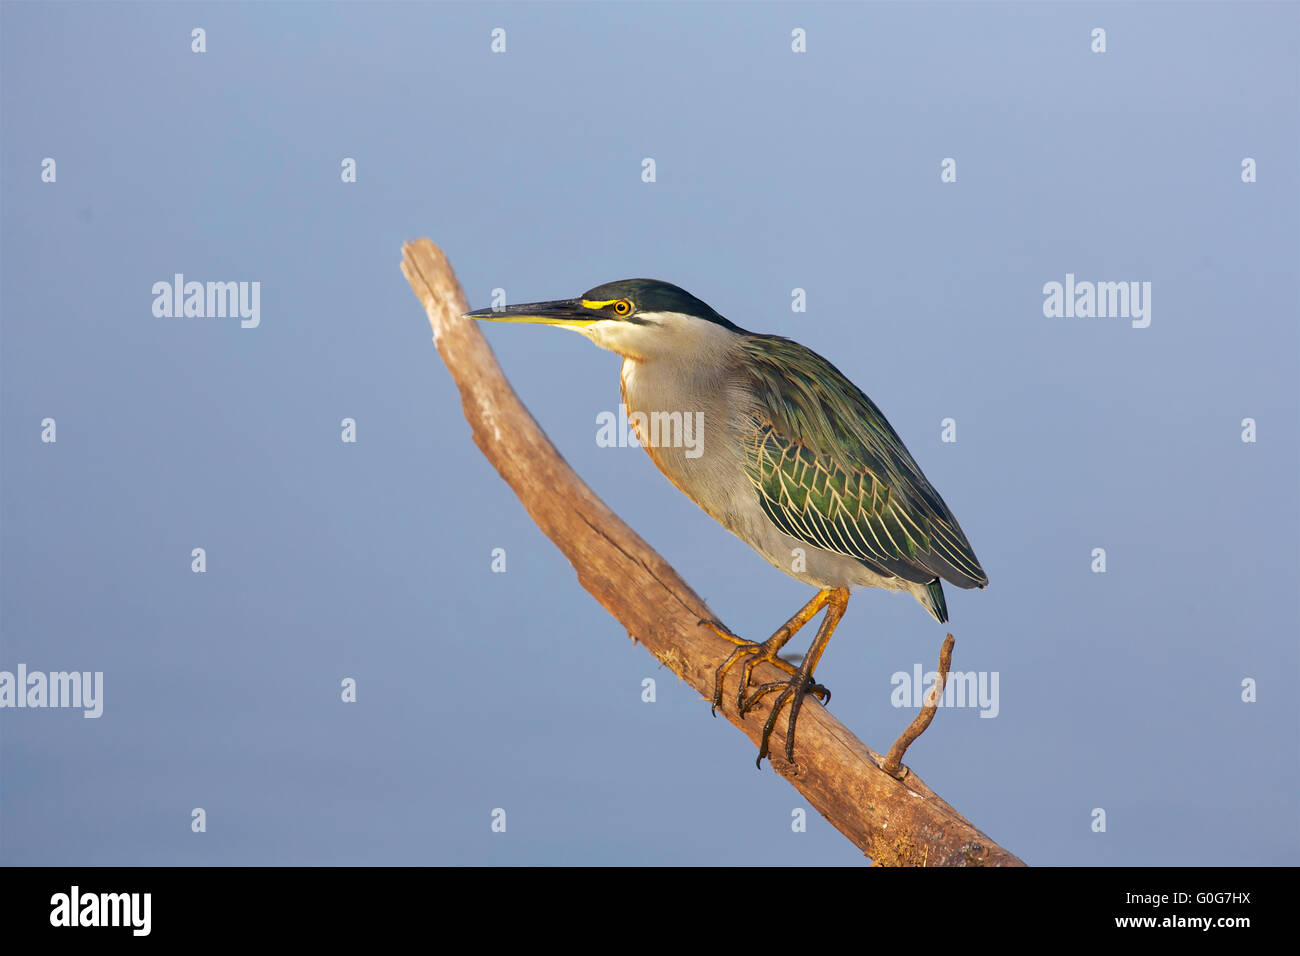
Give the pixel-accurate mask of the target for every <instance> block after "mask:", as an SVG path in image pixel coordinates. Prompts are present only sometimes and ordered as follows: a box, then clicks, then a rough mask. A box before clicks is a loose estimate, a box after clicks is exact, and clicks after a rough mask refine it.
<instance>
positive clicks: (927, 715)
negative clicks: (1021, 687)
mask: <svg viewBox="0 0 1300 956" xmlns="http://www.w3.org/2000/svg"><path fill="white" fill-rule="evenodd" d="M955 643H956V641H954V640H953V639H952V635H951V634H949V635H948V636H947V637H946V638H944V641H943V647H942V648H940V649H939V676H938V677H937V678H935V681H934V686H933V687H931V688H930V692H929V693H928V694H926V697H925V706H924V707H922V708H921V712H920V713H919V714H917V715H916V716H915V717H914V718H912V722H911V723H910V724H908V725H907V729H906V730H904V731H903V732H902V733H901V734H899V736H898V739H897V740H895V741H894V746H892V747H890V748H889V753H888V754H887V755H886V757H885V764H884V766H883V767H881V768H880V769H881V770H883V771H885V773H887V774H890V775H891V776H894V777H896V778H898V779H899V780H902V779H903V778H904V777H906V776H907V775H908V773H910V772H911V771H909V770H908V769H907V768H906V767H903V766H902V763H903V754H905V753H907V748H908V747H910V746H912V743H913V741H915V740H916V738H917V737H919V736H921V734H923V733H925V728H926V727H929V726H930V721H932V720H934V714H935V711H937V710H938V709H939V699H940V698H941V697H943V688H944V685H945V684H946V683H948V668H949V667H951V666H952V648H953V645H954V644H955ZM900 768H901V769H900Z"/></svg>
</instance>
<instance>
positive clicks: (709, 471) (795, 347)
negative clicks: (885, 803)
mask: <svg viewBox="0 0 1300 956" xmlns="http://www.w3.org/2000/svg"><path fill="white" fill-rule="evenodd" d="M465 317H466V318H469V319H477V320H488V321H493V322H526V323H536V324H543V325H553V326H558V327H560V328H565V329H571V330H573V331H575V332H578V333H580V334H581V335H583V336H585V337H586V338H588V339H589V340H591V342H593V343H594V344H595V345H597V346H599V347H601V348H603V349H608V350H610V351H612V352H615V353H617V354H618V355H620V356H622V358H623V364H622V370H621V374H620V385H621V390H622V397H623V405H624V407H625V409H626V413H627V416H628V419H629V423H630V424H631V425H632V428H633V431H634V432H635V434H636V436H637V439H638V443H639V444H640V445H641V446H642V447H643V448H644V449H645V450H646V452H647V453H648V454H649V456H650V459H651V461H653V462H654V464H655V465H656V466H657V467H658V468H659V469H660V471H662V472H663V473H664V475H665V476H667V478H668V480H669V481H670V482H672V483H673V484H674V485H675V486H676V487H677V488H678V489H679V490H680V491H682V492H683V493H684V494H685V495H686V496H687V497H688V498H690V499H691V500H693V501H694V502H695V503H696V504H697V505H699V506H700V508H702V509H703V510H704V511H705V512H706V513H707V514H708V515H710V516H711V517H713V518H714V519H715V520H717V521H718V523H720V524H721V525H722V526H723V527H724V528H726V529H727V530H728V531H730V532H732V533H733V534H735V535H736V536H737V537H739V538H740V539H741V540H742V541H744V542H746V543H747V544H748V545H749V546H750V547H751V548H753V549H754V550H755V551H757V552H758V554H759V555H761V556H762V557H763V558H764V559H766V560H767V561H768V563H770V564H771V565H773V566H774V567H776V568H777V569H779V570H781V571H783V572H785V573H786V574H787V575H789V576H790V577H792V578H795V579H796V580H798V581H801V582H803V583H804V584H808V585H811V586H813V587H815V588H816V589H817V593H816V594H815V595H814V596H813V597H812V599H811V600H809V601H808V602H807V603H806V604H805V605H804V606H803V607H802V608H800V609H799V610H798V611H797V612H796V613H795V614H794V615H793V616H792V617H791V618H790V619H789V620H788V621H786V622H785V623H784V624H783V625H781V627H779V628H778V629H777V630H776V631H775V632H773V634H772V635H771V636H770V637H769V638H767V639H766V640H764V641H750V640H746V639H744V638H742V637H740V636H738V635H736V634H733V633H731V631H729V630H728V629H727V628H725V627H724V626H723V625H721V624H719V623H718V622H717V621H714V620H702V621H701V622H700V624H701V625H702V626H705V627H707V628H709V629H710V630H712V631H714V632H715V633H717V634H719V635H720V636H722V637H724V638H726V639H727V640H729V641H731V642H732V644H734V645H735V649H734V650H733V651H732V652H731V653H730V655H729V656H728V657H727V658H726V659H725V660H723V661H722V662H721V663H720V664H719V665H718V667H717V669H716V671H715V673H714V682H713V683H714V686H713V701H712V704H713V711H714V714H715V716H716V713H717V708H719V707H723V706H724V704H723V684H724V681H725V679H726V676H727V674H728V673H729V672H730V671H731V670H732V668H734V667H735V666H736V665H738V664H739V665H741V666H740V678H739V687H738V689H737V692H736V698H735V700H736V709H737V711H738V713H739V714H740V716H741V718H742V719H744V718H745V717H746V716H747V715H748V713H749V712H750V711H751V710H753V708H754V707H755V706H756V705H757V704H758V702H759V701H760V700H762V699H763V698H764V697H766V696H767V695H768V694H770V693H775V694H776V695H777V697H776V699H775V701H774V702H773V705H772V708H771V710H770V712H769V713H768V716H767V719H766V721H765V723H764V726H763V731H762V736H761V738H760V743H759V753H758V758H757V760H756V761H755V763H756V764H757V765H758V766H759V767H761V766H762V761H763V758H764V757H769V759H770V743H771V739H770V738H771V736H772V732H773V730H774V728H775V726H776V720H777V719H778V718H777V715H778V713H779V712H780V711H781V710H782V708H783V706H785V705H787V704H788V711H787V714H788V716H787V721H788V723H787V728H786V733H785V757H786V760H787V761H788V762H789V763H791V764H794V762H795V760H794V741H795V729H796V725H797V721H798V716H799V712H800V709H801V708H802V706H803V702H804V700H805V698H806V697H807V696H808V695H809V694H812V695H813V697H814V698H815V699H817V700H818V701H819V702H820V703H822V704H823V705H826V704H829V702H830V691H829V690H828V689H827V688H826V687H825V686H824V685H823V684H821V683H819V682H817V681H816V680H815V679H814V672H815V670H816V667H817V664H818V662H819V661H820V660H821V657H822V654H823V653H824V652H825V650H826V646H827V644H828V642H829V641H830V638H831V635H832V634H833V633H834V632H835V629H836V627H837V626H838V625H839V622H840V620H841V619H842V618H843V617H844V613H845V610H846V608H847V607H848V600H849V594H850V589H852V588H857V587H875V588H883V589H885V590H889V591H905V592H907V593H909V594H911V595H912V596H913V597H914V598H915V599H916V600H917V601H918V602H919V603H920V604H921V606H922V607H923V608H925V610H926V611H928V612H929V613H930V615H931V617H933V618H934V619H935V620H936V621H938V622H939V623H940V624H943V623H945V622H946V621H947V620H948V608H947V604H946V602H945V600H944V593H943V584H942V582H943V581H947V582H949V583H951V584H953V585H955V586H957V587H959V588H984V587H986V586H987V584H988V575H986V574H985V573H984V570H983V568H982V567H981V566H980V562H979V559H978V558H976V556H975V552H974V551H973V550H972V548H971V546H970V543H969V542H968V541H967V539H966V535H965V534H964V533H963V532H962V530H961V526H960V525H959V524H958V523H957V519H956V518H955V517H954V516H953V514H952V511H951V509H949V507H948V506H947V505H946V504H945V503H944V500H943V499H942V498H941V497H940V496H939V493H938V492H937V491H936V490H935V489H934V486H933V485H931V483H930V482H929V480H927V479H926V477H925V475H924V474H923V473H922V471H921V468H920V466H919V465H918V464H917V463H916V460H915V459H914V458H913V457H912V455H911V454H910V453H909V452H908V450H907V448H906V447H905V446H904V445H903V442H902V439H900V438H899V437H898V433H897V432H895V431H894V429H893V427H892V426H891V425H890V424H889V422H888V421H887V420H886V419H885V416H884V414H882V413H881V411H880V409H879V408H878V407H877V406H876V404H875V403H874V402H873V401H872V400H871V399H870V398H868V397H867V395H866V393H865V392H863V391H862V389H860V388H858V387H857V386H856V385H854V384H853V383H852V382H851V381H850V380H849V379H848V378H847V377H846V376H845V375H844V374H843V373H842V372H840V370H839V369H838V368H836V367H835V366H834V365H833V364H831V362H830V361H829V360H828V359H826V358H824V357H823V356H821V355H819V354H818V353H817V352H814V351H813V350H812V349H810V348H807V347H806V346H803V345H800V344H799V343H798V342H795V341H793V340H792V339H789V338H785V337H783V336H779V335H766V334H760V333H755V332H750V331H748V330H746V329H744V328H741V327H740V326H739V325H736V324H735V323H733V322H731V321H730V320H728V319H726V318H724V317H723V316H722V315H721V314H719V313H718V312H717V311H715V310H714V309H713V308H712V307H710V306H709V305H707V304H706V303H705V302H703V301H702V300H700V299H698V298H696V297H695V296H694V295H692V294H691V293H689V292H687V291H686V290H685V289H682V288H680V287H679V286H676V285H673V284H672V283H669V282H664V281H660V280H657V279H621V280H618V281H616V282H608V283H605V284H603V285H598V286H596V287H595V288H593V289H590V290H588V291H587V292H585V293H583V294H582V295H581V296H580V297H579V298H576V299H559V300H552V301H546V302H531V303H526V304H522V305H497V306H494V307H493V308H489V309H480V310H478V311H474V312H467V313H465ZM875 344H878V338H877V339H876V343H875ZM873 347H874V345H873ZM674 416H678V417H677V418H674ZM688 418H689V420H690V421H692V422H698V423H699V426H700V427H699V429H698V431H699V434H697V435H695V436H694V441H692V442H689V443H688V442H686V441H683V440H681V439H682V434H681V432H680V431H678V430H676V429H674V428H673V427H671V423H674V422H675V421H678V420H680V421H687V420H688ZM652 422H654V423H668V425H667V426H666V427H665V428H663V429H658V430H656V429H652V428H651V427H650V423H652ZM656 431H657V432H658V433H656ZM664 432H667V433H668V435H667V438H668V440H665V434H664ZM823 610H824V611H825V615H824V617H823V619H822V622H821V624H820V626H819V627H818V630H817V634H816V636H815V637H814V638H813V641H812V643H811V645H810V646H809V650H808V652H807V653H806V654H804V655H803V656H802V659H801V661H800V663H799V664H798V666H796V665H795V664H793V663H791V662H790V661H787V660H786V659H784V658H783V657H781V656H780V652H781V651H782V649H783V648H784V647H785V645H786V644H787V643H788V642H789V641H790V640H791V639H792V638H793V637H794V635H795V634H796V633H798V632H799V631H800V630H801V629H802V628H803V627H804V625H806V624H808V623H809V622H810V621H811V620H812V619H813V618H815V617H816V616H817V614H818V613H820V612H822V611H823ZM763 661H766V662H768V663H770V664H772V665H774V666H776V667H777V668H779V669H780V670H781V671H783V672H784V673H785V674H786V675H788V679H785V680H780V681H768V682H764V683H761V684H759V685H758V686H751V685H752V683H753V681H752V675H753V671H754V668H755V667H756V666H757V665H758V664H759V663H760V662H763Z"/></svg>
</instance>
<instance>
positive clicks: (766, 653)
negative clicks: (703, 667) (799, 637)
mask: <svg viewBox="0 0 1300 956" xmlns="http://www.w3.org/2000/svg"><path fill="white" fill-rule="evenodd" d="M719 634H720V636H722V637H726V638H728V639H729V640H731V641H732V643H733V644H736V645H737V647H736V649H735V650H734V651H732V652H731V656H729V657H728V658H727V659H726V660H725V661H723V662H722V664H721V665H719V667H718V669H717V671H716V672H715V673H714V675H713V706H712V708H711V710H712V712H713V714H714V716H717V712H718V708H719V707H721V706H722V683H723V680H724V679H725V678H726V676H727V671H729V670H731V668H732V667H733V666H734V665H735V664H736V663H737V662H738V661H739V660H741V659H742V658H748V660H746V661H745V666H744V668H743V669H742V670H741V672H740V685H739V686H738V687H737V688H736V710H737V712H738V713H739V714H740V716H742V717H743V716H745V714H746V713H748V711H749V710H750V708H751V707H752V706H753V704H754V703H755V702H757V700H758V699H759V698H761V697H762V696H763V695H762V693H760V694H758V695H756V696H752V697H750V698H749V700H748V702H747V701H746V698H745V691H746V690H748V689H749V682H750V678H751V677H752V676H753V673H754V667H755V666H757V664H758V663H759V662H760V661H767V662H768V663H769V664H773V665H775V666H776V667H779V668H780V669H781V670H783V671H785V672H786V673H787V674H789V675H790V677H791V680H792V681H793V680H794V679H795V678H797V677H798V675H799V670H798V669H797V668H796V667H795V666H794V665H793V664H791V663H790V662H789V661H787V660H784V659H782V658H780V657H778V656H777V652H778V651H779V650H780V649H781V646H782V645H783V644H784V643H785V641H784V640H781V639H780V638H781V637H783V635H781V634H780V633H779V632H778V633H777V634H774V635H773V636H772V637H770V638H768V639H767V640H766V641H764V642H763V643H762V644H759V643H756V642H754V641H746V640H744V639H743V638H740V637H737V636H736V635H734V634H732V633H731V632H729V631H728V632H726V633H722V632H719ZM763 686H764V687H768V688H769V689H771V688H772V687H773V686H776V687H784V686H785V684H784V683H782V682H778V683H777V684H775V685H769V684H765V685H763ZM807 690H810V691H812V692H813V693H814V695H816V696H817V698H818V699H819V700H821V701H822V703H823V704H826V703H829V702H830V699H831V692H830V691H829V690H827V689H826V688H825V687H823V686H822V685H821V684H815V683H814V684H811V685H810V686H809V687H808V688H807ZM764 693H765V692H764Z"/></svg>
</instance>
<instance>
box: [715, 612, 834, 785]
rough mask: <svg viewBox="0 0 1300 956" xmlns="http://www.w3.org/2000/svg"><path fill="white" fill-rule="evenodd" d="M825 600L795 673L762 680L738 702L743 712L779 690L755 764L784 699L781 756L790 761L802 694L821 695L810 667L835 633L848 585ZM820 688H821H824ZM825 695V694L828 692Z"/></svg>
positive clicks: (763, 752) (765, 751)
mask: <svg viewBox="0 0 1300 956" xmlns="http://www.w3.org/2000/svg"><path fill="white" fill-rule="evenodd" d="M826 604H827V606H826V617H825V618H823V619H822V624H821V627H820V628H818V630H817V636H816V637H815V638H813V642H812V647H810V648H809V649H808V654H807V655H806V656H805V657H804V659H803V664H802V665H801V666H800V667H799V671H798V673H796V674H795V675H794V677H793V678H791V679H790V680H789V681H772V682H770V683H767V684H763V685H762V686H760V687H759V688H758V689H757V690H755V691H754V693H753V694H751V695H750V696H749V698H748V699H746V700H745V701H744V702H743V704H742V707H741V712H742V713H744V712H745V711H748V710H749V709H750V708H751V707H753V706H754V705H755V704H756V703H758V701H760V700H761V699H762V698H763V697H764V695H766V694H767V693H769V692H770V691H774V690H779V691H780V693H779V694H778V695H777V698H776V702H775V703H774V704H773V705H772V710H771V712H770V713H769V714H768V715H767V721H766V722H765V723H764V724H763V736H762V738H761V739H760V741H759V745H758V759H757V760H756V761H755V764H756V765H759V764H761V763H762V762H763V758H764V757H766V756H767V755H768V752H769V751H768V743H769V740H770V738H771V736H772V728H773V727H775V726H776V717H777V714H778V713H779V712H780V710H781V705H782V704H784V703H785V702H786V701H789V702H790V720H789V724H788V726H787V727H786V732H785V759H786V760H788V761H789V762H790V763H794V730H795V725H796V724H797V722H798V720H799V710H800V708H802V707H803V699H804V697H806V696H807V695H808V694H809V693H812V694H813V696H814V697H819V698H820V696H821V695H820V694H818V693H817V690H816V689H817V688H819V687H820V686H821V685H819V684H814V683H813V682H812V675H813V671H814V670H815V669H816V668H817V664H818V663H819V662H820V661H821V659H822V654H824V653H825V652H826V645H827V644H829V643H830V640H831V635H832V634H834V633H835V628H836V627H837V626H838V625H839V623H840V619H841V618H842V617H844V611H845V609H846V608H847V607H848V604H849V592H848V589H847V588H835V589H833V590H831V591H830V592H828V598H827V602H826ZM822 689H823V690H824V688H822ZM827 697H828V698H829V694H828V695H827Z"/></svg>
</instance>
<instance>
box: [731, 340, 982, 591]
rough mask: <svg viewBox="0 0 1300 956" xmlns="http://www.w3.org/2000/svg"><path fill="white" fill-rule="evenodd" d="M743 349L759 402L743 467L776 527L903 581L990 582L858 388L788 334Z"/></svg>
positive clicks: (972, 584)
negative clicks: (746, 354) (750, 365)
mask: <svg viewBox="0 0 1300 956" xmlns="http://www.w3.org/2000/svg"><path fill="white" fill-rule="evenodd" d="M744 347H745V349H746V351H747V352H748V358H749V359H751V360H752V369H751V371H752V373H753V375H754V377H755V383H754V384H755V385H756V386H757V388H756V391H757V394H758V396H759V402H760V404H759V408H758V409H757V411H756V413H755V419H754V422H753V426H754V427H753V431H752V432H751V433H750V434H749V435H747V436H745V442H746V452H747V458H748V461H747V465H748V468H747V470H748V473H749V477H750V480H751V481H753V483H754V486H755V490H756V492H757V494H758V497H759V501H760V504H761V505H762V507H763V511H764V513H765V514H767V516H768V517H769V518H770V519H771V520H772V522H773V523H774V524H775V525H776V526H777V527H778V528H780V529H781V530H782V531H783V532H785V533H786V534H788V535H790V536H792V537H794V538H797V539H799V540H801V541H804V542H806V543H808V544H810V545H813V546H814V547H818V548H823V549H825V550H827V551H832V552H835V553H837V554H843V555H846V556H849V557H853V558H856V559H858V560H859V561H861V562H862V563H863V564H865V565H866V566H867V567H868V568H870V569H872V570H873V571H876V572H877V573H888V574H893V575H895V576H897V577H900V578H903V579H904V580H907V581H914V582H918V583H924V582H926V581H930V580H932V579H933V578H934V577H936V576H937V577H941V578H943V579H945V580H947V581H951V582H952V583H953V584H955V585H957V586H958V587H963V588H970V587H983V586H984V585H985V584H987V583H988V577H987V576H986V575H985V574H984V571H983V569H982V568H981V567H980V565H979V560H978V559H977V558H976V557H975V553H974V551H973V550H972V549H971V546H970V544H969V542H967V540H966V536H965V535H964V534H963V533H962V530H961V527H960V526H959V525H958V524H957V520H956V519H955V518H954V517H953V516H952V512H951V511H949V509H948V506H947V505H946V504H944V501H943V499H942V498H940V497H939V493H938V492H937V491H935V490H934V488H933V487H932V486H931V485H930V483H929V481H927V480H926V478H925V476H924V475H923V474H922V473H921V469H920V467H919V466H918V465H917V464H916V462H915V461H914V460H913V459H912V456H911V455H910V454H908V451H907V449H906V448H905V447H904V446H903V443H902V441H901V440H900V439H899V437H898V435H897V434H896V433H895V432H894V430H893V428H891V427H890V425H889V422H887V421H886V420H885V417H884V415H882V414H881V412H880V409H878V408H877V407H876V406H875V404H874V403H873V402H872V401H871V399H869V398H868V397H867V396H866V395H865V394H863V392H862V390H861V389H859V388H858V387H857V386H856V385H854V384H853V383H852V382H850V381H849V380H848V379H847V378H845V377H844V375H843V374H841V373H840V372H839V370H838V369H836V368H835V366H833V365H832V364H831V363H830V362H828V361H827V360H826V359H824V358H822V357H821V356H820V355H818V354H817V353H816V352H813V351H812V350H811V349H808V348H805V347H804V346H802V345H799V344H798V343H797V342H792V341H790V340H789V339H784V338H780V337H778V336H751V337H750V338H749V339H748V340H747V341H746V343H745V346H744Z"/></svg>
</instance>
